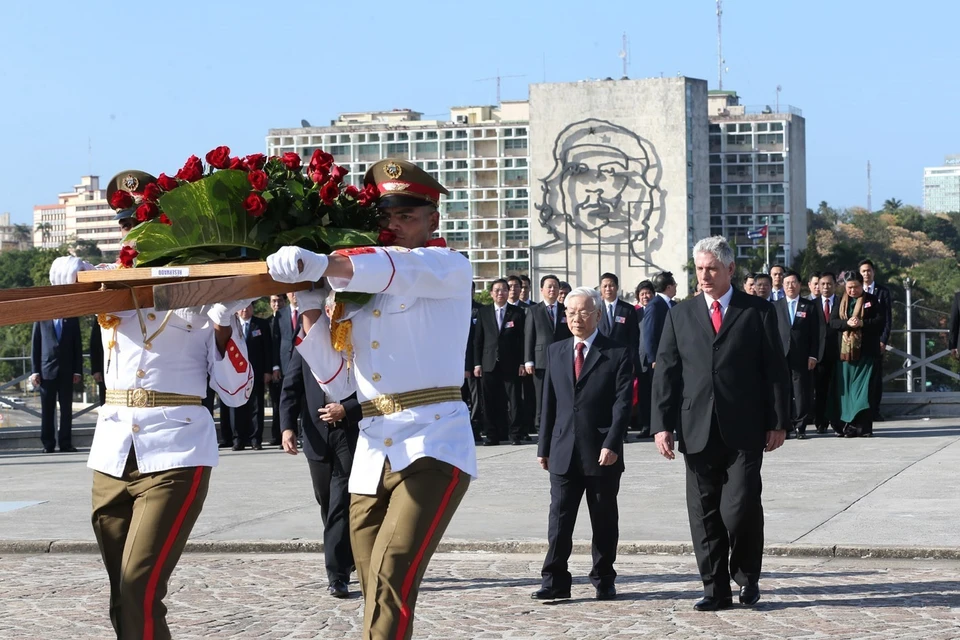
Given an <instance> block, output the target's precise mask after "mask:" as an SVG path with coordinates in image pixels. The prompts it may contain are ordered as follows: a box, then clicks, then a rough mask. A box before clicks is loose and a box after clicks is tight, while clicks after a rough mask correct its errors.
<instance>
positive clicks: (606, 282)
mask: <svg viewBox="0 0 960 640" xmlns="http://www.w3.org/2000/svg"><path fill="white" fill-rule="evenodd" d="M619 293H620V279H619V278H617V276H616V275H614V274H612V273H605V274H603V275H602V276H600V295H601V296H602V297H603V304H602V305H601V311H602V313H601V314H600V333H602V334H603V335H605V336H607V337H608V338H610V339H611V340H613V341H614V342H619V343H620V344H622V345H623V346H625V347H627V348H628V349H630V353H632V354H634V356H633V361H632V364H633V365H634V366H636V365H637V364H638V363H637V360H639V349H640V325H639V323H638V322H637V310H636V309H634V308H633V305H632V304H628V303H626V302H624V301H623V300H621V299H620V298H619V297H618V296H619Z"/></svg>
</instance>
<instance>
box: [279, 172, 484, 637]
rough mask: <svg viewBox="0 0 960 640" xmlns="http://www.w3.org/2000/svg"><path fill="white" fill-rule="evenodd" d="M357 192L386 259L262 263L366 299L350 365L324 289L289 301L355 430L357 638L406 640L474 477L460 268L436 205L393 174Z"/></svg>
mask: <svg viewBox="0 0 960 640" xmlns="http://www.w3.org/2000/svg"><path fill="white" fill-rule="evenodd" d="M365 182H367V183H373V184H376V185H377V187H378V189H379V191H380V194H381V196H380V200H379V207H380V209H381V211H382V212H383V214H384V215H385V216H386V217H387V218H388V219H389V223H388V226H387V229H389V230H390V231H392V232H393V233H394V234H395V236H396V239H395V244H396V245H397V246H393V247H362V248H357V249H349V250H341V251H336V252H334V253H332V254H331V255H329V256H324V255H318V254H315V253H312V252H310V251H307V250H304V249H299V248H297V247H284V248H283V249H281V250H280V251H279V252H277V253H276V254H274V255H272V256H270V257H269V258H267V264H268V265H269V267H270V274H271V276H273V278H274V279H276V280H279V281H281V282H299V281H314V282H316V281H319V280H320V278H322V277H326V278H327V281H328V282H329V284H330V286H331V287H333V289H334V290H335V291H357V292H366V293H372V294H376V295H374V297H373V299H372V300H371V301H370V302H368V303H367V304H365V305H364V306H362V307H359V308H357V309H354V310H353V312H352V314H350V315H349V319H350V321H351V323H352V345H353V350H352V355H353V357H352V361H350V362H348V360H347V357H348V355H347V354H345V353H342V352H340V351H337V350H335V349H334V347H333V342H332V341H331V333H330V324H329V321H328V319H327V317H326V315H324V314H322V313H321V311H320V308H321V307H322V306H323V299H324V298H325V297H326V293H327V292H326V291H325V290H323V289H319V290H315V291H313V292H307V293H306V294H304V293H303V292H300V293H298V294H297V300H298V302H299V303H300V312H301V317H303V319H304V323H303V331H304V332H305V334H306V335H305V337H303V338H302V340H300V341H299V343H298V346H297V349H298V350H299V351H300V354H301V355H302V356H303V359H304V360H305V361H306V362H307V363H308V364H309V365H310V369H312V370H313V373H314V375H315V376H316V377H317V380H318V382H319V383H320V385H321V386H322V387H323V390H324V391H325V392H326V393H327V395H328V396H329V397H331V398H337V399H343V398H346V397H347V396H349V395H350V394H351V393H352V392H353V391H356V392H357V397H358V399H359V400H360V401H361V403H362V404H361V406H362V409H363V416H364V417H363V420H362V421H361V422H360V438H359V442H358V444H357V450H356V455H355V457H354V461H353V470H352V472H351V475H350V482H349V489H350V493H351V494H352V496H351V504H350V540H351V544H352V546H353V553H354V559H355V561H356V566H357V574H358V576H359V578H360V587H361V589H362V590H363V595H364V607H365V610H364V636H363V637H364V638H377V639H379V638H391V639H392V638H410V637H411V635H412V633H413V611H414V606H415V604H416V599H417V593H418V589H419V586H420V581H421V579H422V578H423V574H424V571H425V570H426V567H427V563H428V562H429V561H430V557H431V556H432V555H433V552H434V551H435V550H436V548H437V545H438V544H439V542H440V538H441V537H442V536H443V532H444V531H445V530H446V527H447V525H448V524H449V522H450V519H451V518H452V516H453V513H454V511H455V510H456V509H457V506H458V505H459V504H460V501H461V499H462V498H463V496H464V494H465V493H466V490H467V485H468V484H469V481H470V477H471V476H473V477H475V476H476V475H477V462H476V451H475V449H474V440H473V430H472V429H471V426H470V415H469V412H468V410H467V406H466V405H465V404H464V403H463V401H462V400H461V396H460V387H461V385H462V384H463V354H464V351H465V349H466V343H467V334H468V331H469V327H470V312H471V305H470V282H471V279H472V272H471V268H470V263H469V262H468V261H467V259H466V258H465V257H464V256H462V255H461V254H460V253H458V252H456V251H453V250H451V249H447V248H446V247H445V245H443V243H442V241H432V240H430V238H431V236H432V234H433V232H434V231H435V230H436V229H437V227H438V225H439V213H438V212H437V204H438V200H439V198H440V194H441V193H447V191H446V190H445V189H444V188H443V187H442V186H441V185H440V184H438V183H437V182H436V181H435V180H434V179H433V178H431V177H430V176H429V175H428V174H426V173H425V172H424V171H422V170H421V169H419V168H418V167H416V166H415V165H413V164H410V163H409V162H405V161H402V160H384V161H381V162H378V163H377V164H375V165H374V166H373V167H371V169H370V171H368V173H367V175H366V177H365Z"/></svg>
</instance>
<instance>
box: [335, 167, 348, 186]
mask: <svg viewBox="0 0 960 640" xmlns="http://www.w3.org/2000/svg"><path fill="white" fill-rule="evenodd" d="M348 173H350V170H349V169H347V168H346V167H341V166H340V165H338V164H335V165H333V169H332V170H331V171H330V177H331V178H332V179H333V181H334V182H336V183H337V184H340V183H341V182H343V179H344V178H345V177H346V175H347V174H348Z"/></svg>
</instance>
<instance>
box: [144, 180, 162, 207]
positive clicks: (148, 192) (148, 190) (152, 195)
mask: <svg viewBox="0 0 960 640" xmlns="http://www.w3.org/2000/svg"><path fill="white" fill-rule="evenodd" d="M162 195H163V191H162V190H161V189H160V187H159V186H158V185H157V184H155V183H153V182H151V183H150V184H148V185H147V186H146V187H144V189H143V199H144V200H149V201H150V202H156V201H157V199H159V198H160V196H162Z"/></svg>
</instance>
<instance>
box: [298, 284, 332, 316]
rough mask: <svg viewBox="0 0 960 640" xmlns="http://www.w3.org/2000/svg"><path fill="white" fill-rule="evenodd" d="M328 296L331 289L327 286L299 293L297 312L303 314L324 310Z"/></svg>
mask: <svg viewBox="0 0 960 640" xmlns="http://www.w3.org/2000/svg"><path fill="white" fill-rule="evenodd" d="M328 295H330V289H329V288H327V287H326V286H323V287H314V288H313V289H311V290H310V291H297V311H299V312H300V313H303V312H304V311H312V310H314V309H323V306H324V303H325V301H326V299H327V296H328Z"/></svg>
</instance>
